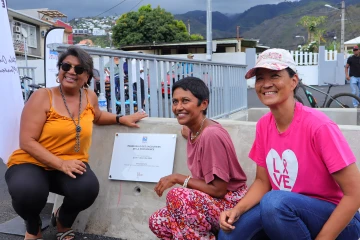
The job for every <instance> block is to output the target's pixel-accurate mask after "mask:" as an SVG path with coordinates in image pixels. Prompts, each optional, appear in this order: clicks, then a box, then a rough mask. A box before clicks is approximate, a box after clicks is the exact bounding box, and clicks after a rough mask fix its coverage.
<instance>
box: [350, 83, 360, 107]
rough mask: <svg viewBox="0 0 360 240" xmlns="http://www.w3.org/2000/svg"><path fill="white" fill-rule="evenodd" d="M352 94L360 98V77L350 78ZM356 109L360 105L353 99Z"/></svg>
mask: <svg viewBox="0 0 360 240" xmlns="http://www.w3.org/2000/svg"><path fill="white" fill-rule="evenodd" d="M350 87H351V93H352V94H354V95H356V96H359V97H360V77H350ZM353 105H354V107H356V106H358V105H359V103H358V101H356V100H355V99H353Z"/></svg>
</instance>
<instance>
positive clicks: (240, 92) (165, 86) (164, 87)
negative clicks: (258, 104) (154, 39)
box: [51, 45, 247, 119]
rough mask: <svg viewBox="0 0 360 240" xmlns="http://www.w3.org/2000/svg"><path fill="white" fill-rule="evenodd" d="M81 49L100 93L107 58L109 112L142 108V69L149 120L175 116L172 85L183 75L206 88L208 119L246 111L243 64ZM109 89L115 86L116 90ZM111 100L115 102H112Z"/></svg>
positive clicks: (61, 48)
mask: <svg viewBox="0 0 360 240" xmlns="http://www.w3.org/2000/svg"><path fill="white" fill-rule="evenodd" d="M67 47H69V45H52V46H51V48H52V49H53V50H55V51H58V52H63V51H65V50H66V48H67ZM81 47H82V48H83V49H84V50H85V51H87V52H88V53H89V54H90V55H92V56H93V59H94V61H95V64H94V65H97V63H98V66H99V70H100V71H99V72H100V92H101V93H105V85H106V84H105V78H106V73H105V71H103V70H102V69H105V58H106V59H107V58H108V59H109V63H110V64H109V65H110V67H109V70H110V76H109V81H110V86H111V93H110V99H111V100H110V101H109V103H110V109H111V110H110V111H112V112H113V113H120V114H123V115H125V114H132V113H134V112H135V111H137V109H140V108H141V106H142V105H141V104H138V103H141V94H140V93H141V83H140V76H141V73H140V69H141V68H143V70H144V74H143V75H144V78H145V79H143V80H144V89H145V99H144V105H143V106H144V107H143V108H144V110H145V111H146V112H147V113H148V114H149V116H150V117H165V118H168V117H171V118H173V117H174V114H173V113H172V111H171V96H172V86H173V84H174V82H176V81H178V80H179V79H181V78H183V77H186V76H194V77H198V78H200V79H201V80H203V81H204V82H205V83H206V85H207V86H208V87H209V90H210V104H209V108H208V116H209V117H211V118H213V119H217V118H226V117H228V116H229V115H230V114H233V113H235V112H238V111H241V110H244V109H246V108H247V84H246V80H245V78H244V76H245V72H246V66H245V65H237V64H226V63H216V62H209V61H199V60H191V59H182V58H175V57H171V56H160V55H150V54H143V53H133V52H125V51H120V50H110V49H102V48H94V47H85V46H81ZM114 57H118V58H119V67H118V68H117V69H118V72H115V63H114ZM96 61H98V62H96ZM125 61H127V63H128V81H129V82H128V96H126V95H125V93H126V92H125V83H126V79H125V74H124V71H123V63H124V62H125ZM142 66H143V67H142ZM134 75H135V76H134ZM115 79H117V81H118V82H117V84H115ZM133 82H134V83H135V82H136V84H137V91H136V92H137V93H139V94H135V91H134V89H133V87H132V83H133ZM92 86H93V83H92ZM112 86H118V89H115V87H112ZM126 98H128V99H126ZM134 98H135V99H134ZM113 99H116V100H115V101H112V100H113ZM123 99H124V100H123ZM138 105H139V106H138Z"/></svg>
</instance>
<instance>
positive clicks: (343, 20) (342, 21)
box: [340, 0, 345, 53]
mask: <svg viewBox="0 0 360 240" xmlns="http://www.w3.org/2000/svg"><path fill="white" fill-rule="evenodd" d="M344 39H345V1H344V0H342V1H341V40H340V41H341V45H340V52H341V53H344V50H345V49H344Z"/></svg>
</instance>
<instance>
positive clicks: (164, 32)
mask: <svg viewBox="0 0 360 240" xmlns="http://www.w3.org/2000/svg"><path fill="white" fill-rule="evenodd" d="M112 31H113V44H114V46H116V47H120V46H122V45H134V44H143V43H153V42H157V43H159V42H181V41H190V40H199V39H200V38H201V36H199V35H192V36H189V34H188V32H187V30H186V26H185V24H184V22H183V21H179V20H175V19H174V16H173V15H172V14H171V13H169V12H166V11H165V10H164V9H162V8H160V7H157V8H154V9H153V8H152V7H151V5H150V4H149V5H145V6H142V7H140V8H139V10H138V11H136V12H135V11H133V12H129V13H126V14H123V15H122V16H121V17H120V18H119V19H118V20H117V21H116V25H115V26H114V27H113V29H112Z"/></svg>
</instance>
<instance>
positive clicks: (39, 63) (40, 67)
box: [16, 59, 45, 83]
mask: <svg viewBox="0 0 360 240" xmlns="http://www.w3.org/2000/svg"><path fill="white" fill-rule="evenodd" d="M16 64H17V66H18V67H26V63H25V60H16ZM28 67H36V69H35V83H44V82H45V78H44V60H43V59H39V60H28ZM30 77H31V76H30Z"/></svg>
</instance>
